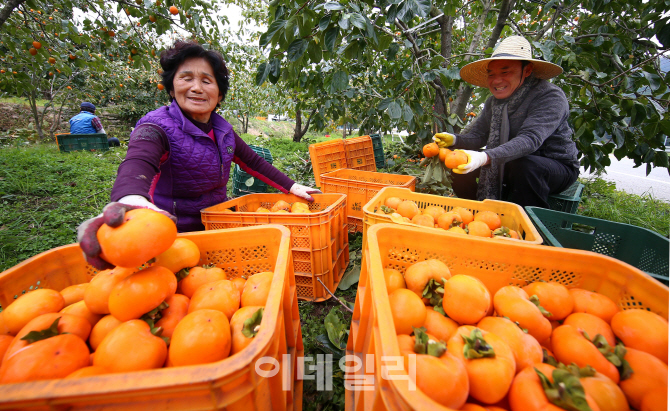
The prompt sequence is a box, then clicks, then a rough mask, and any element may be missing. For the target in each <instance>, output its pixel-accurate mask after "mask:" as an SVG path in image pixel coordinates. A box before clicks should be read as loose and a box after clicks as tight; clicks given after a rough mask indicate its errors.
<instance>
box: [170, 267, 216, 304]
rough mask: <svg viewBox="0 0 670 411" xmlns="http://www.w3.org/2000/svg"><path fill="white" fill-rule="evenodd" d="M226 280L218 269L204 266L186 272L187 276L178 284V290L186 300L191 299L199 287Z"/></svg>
mask: <svg viewBox="0 0 670 411" xmlns="http://www.w3.org/2000/svg"><path fill="white" fill-rule="evenodd" d="M225 279H226V273H225V272H224V271H223V269H221V268H219V267H214V266H209V265H204V266H202V267H193V268H191V269H190V270H188V275H187V276H186V277H184V278H183V279H182V280H181V281H180V282H179V290H180V292H181V293H182V294H184V295H185V296H187V297H188V298H192V297H193V293H195V290H197V289H198V288H200V286H202V285H205V284H209V283H213V282H216V281H221V280H225Z"/></svg>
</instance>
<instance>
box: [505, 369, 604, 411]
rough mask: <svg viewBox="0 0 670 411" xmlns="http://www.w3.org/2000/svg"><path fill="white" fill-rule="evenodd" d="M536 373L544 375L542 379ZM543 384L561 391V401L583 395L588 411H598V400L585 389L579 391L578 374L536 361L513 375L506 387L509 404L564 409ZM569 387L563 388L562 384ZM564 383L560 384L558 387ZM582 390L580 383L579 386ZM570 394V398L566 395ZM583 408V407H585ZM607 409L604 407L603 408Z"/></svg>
mask: <svg viewBox="0 0 670 411" xmlns="http://www.w3.org/2000/svg"><path fill="white" fill-rule="evenodd" d="M539 374H541V375H542V377H543V378H544V380H545V381H544V383H543V382H542V380H541V379H540V376H539ZM544 384H547V385H548V387H547V388H546V389H547V390H554V391H560V393H561V397H560V398H559V400H560V399H563V400H564V401H570V402H571V403H574V401H575V399H576V398H579V397H580V396H581V395H583V397H582V398H583V399H584V400H586V403H587V406H588V407H589V409H590V410H591V411H601V410H600V408H599V407H598V404H596V402H595V401H594V400H593V398H591V396H589V395H588V394H586V393H580V390H579V389H575V388H576V387H575V386H577V387H579V386H580V383H579V378H578V377H577V376H575V375H572V374H571V373H570V372H569V371H567V370H560V369H557V368H555V367H553V366H551V365H549V364H542V363H537V364H534V365H532V366H530V367H526V368H525V369H524V370H523V371H521V372H520V373H519V374H517V375H516V377H514V382H512V386H511V387H510V390H509V404H510V407H511V409H512V411H528V410H533V411H564V408H562V407H560V406H558V405H554V403H552V402H551V401H550V400H549V398H548V397H547V393H546V392H545V388H544ZM568 386H569V387H570V389H565V387H568ZM560 387H563V388H560ZM582 391H583V387H582ZM565 397H570V399H565ZM585 409H586V408H585ZM603 411H606V410H603Z"/></svg>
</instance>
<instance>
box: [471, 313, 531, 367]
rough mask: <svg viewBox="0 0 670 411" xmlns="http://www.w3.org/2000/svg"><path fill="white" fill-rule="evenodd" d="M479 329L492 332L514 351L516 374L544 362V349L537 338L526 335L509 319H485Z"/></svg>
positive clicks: (480, 323)
mask: <svg viewBox="0 0 670 411" xmlns="http://www.w3.org/2000/svg"><path fill="white" fill-rule="evenodd" d="M477 328H480V329H482V330H484V331H488V332H491V333H493V334H495V335H497V336H498V337H500V338H502V339H503V340H504V341H505V342H506V343H507V345H509V347H510V348H511V349H512V354H514V361H515V364H516V372H517V373H519V372H521V370H523V369H524V368H526V367H529V366H531V365H533V364H535V363H539V362H542V347H541V346H540V343H539V342H537V340H536V339H535V338H533V337H532V336H531V335H529V334H526V333H525V332H523V330H521V328H519V326H518V325H516V324H514V323H513V322H512V321H510V320H509V319H507V318H504V317H485V318H483V319H482V320H481V321H480V322H479V323H477Z"/></svg>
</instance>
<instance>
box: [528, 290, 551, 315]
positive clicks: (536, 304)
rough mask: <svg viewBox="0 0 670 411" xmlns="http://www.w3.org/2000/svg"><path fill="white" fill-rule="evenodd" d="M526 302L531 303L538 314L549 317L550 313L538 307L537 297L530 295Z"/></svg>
mask: <svg viewBox="0 0 670 411" xmlns="http://www.w3.org/2000/svg"><path fill="white" fill-rule="evenodd" d="M528 300H529V301H530V302H531V303H533V304H535V306H536V307H537V308H538V309H539V310H540V312H541V313H542V315H544V316H545V317H551V313H550V312H549V311H547V310H545V309H544V308H543V307H542V306H541V305H540V299H539V298H538V296H537V295H532V296H531V297H530V298H529V299H528Z"/></svg>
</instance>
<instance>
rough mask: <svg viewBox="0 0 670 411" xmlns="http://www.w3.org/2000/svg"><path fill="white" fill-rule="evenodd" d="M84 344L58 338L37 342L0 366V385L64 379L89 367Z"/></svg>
mask: <svg viewBox="0 0 670 411" xmlns="http://www.w3.org/2000/svg"><path fill="white" fill-rule="evenodd" d="M89 361H90V360H89V351H88V347H87V346H86V343H85V342H84V340H82V339H81V338H79V337H78V336H76V335H74V334H61V335H57V336H55V337H51V338H47V339H44V340H40V341H36V342H34V343H32V344H29V345H26V346H25V347H24V348H23V349H21V350H19V351H16V352H14V353H13V354H11V355H5V358H4V359H3V361H2V366H0V384H11V383H18V382H26V381H36V380H49V379H53V378H63V377H66V376H68V375H69V374H71V373H73V372H74V371H76V370H78V369H80V368H83V367H87V366H88V365H89Z"/></svg>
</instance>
